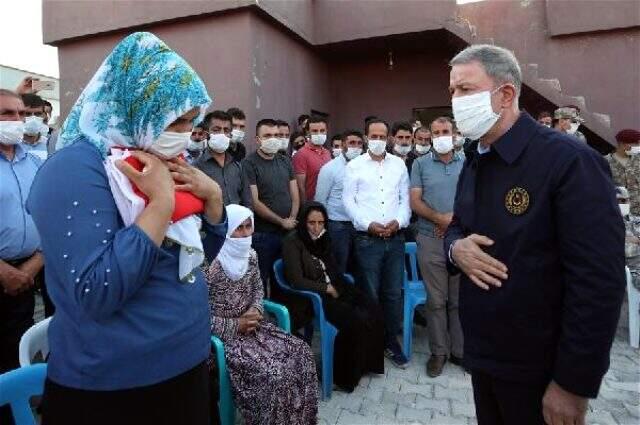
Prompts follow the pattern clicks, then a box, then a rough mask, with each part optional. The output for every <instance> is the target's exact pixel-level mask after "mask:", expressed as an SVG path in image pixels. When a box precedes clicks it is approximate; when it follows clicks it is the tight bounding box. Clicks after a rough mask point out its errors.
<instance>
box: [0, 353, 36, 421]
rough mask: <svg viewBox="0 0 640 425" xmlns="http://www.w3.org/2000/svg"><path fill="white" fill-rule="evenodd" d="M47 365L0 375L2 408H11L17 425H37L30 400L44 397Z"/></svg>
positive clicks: (28, 367) (0, 401)
mask: <svg viewBox="0 0 640 425" xmlns="http://www.w3.org/2000/svg"><path fill="white" fill-rule="evenodd" d="M46 376H47V365H46V364H44V363H40V364H36V365H33V366H26V367H21V368H18V369H14V370H10V371H9V372H5V373H3V374H2V375H0V406H4V405H5V404H8V405H10V406H11V412H12V413H13V419H14V421H15V423H16V425H36V419H35V418H34V417H33V413H32V412H31V405H30V404H29V399H30V398H31V397H33V396H37V395H42V392H43V391H44V380H45V378H46Z"/></svg>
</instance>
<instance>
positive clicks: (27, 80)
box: [16, 75, 40, 94]
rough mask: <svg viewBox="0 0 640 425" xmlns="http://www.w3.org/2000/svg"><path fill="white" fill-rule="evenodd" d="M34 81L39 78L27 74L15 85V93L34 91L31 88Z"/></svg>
mask: <svg viewBox="0 0 640 425" xmlns="http://www.w3.org/2000/svg"><path fill="white" fill-rule="evenodd" d="M34 81H40V79H39V78H36V77H32V76H30V75H27V76H26V77H24V78H23V79H22V81H20V84H18V87H16V93H17V94H29V93H35V92H36V91H35V90H33V82H34Z"/></svg>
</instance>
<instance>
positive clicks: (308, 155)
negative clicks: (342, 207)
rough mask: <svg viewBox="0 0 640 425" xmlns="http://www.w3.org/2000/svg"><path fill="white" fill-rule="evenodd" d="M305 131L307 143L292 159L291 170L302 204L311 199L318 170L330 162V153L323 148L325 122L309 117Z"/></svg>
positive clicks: (325, 139) (325, 134)
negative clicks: (292, 170) (293, 173)
mask: <svg viewBox="0 0 640 425" xmlns="http://www.w3.org/2000/svg"><path fill="white" fill-rule="evenodd" d="M306 130H307V137H308V142H307V144H306V145H305V146H304V147H303V148H302V149H300V150H299V151H298V153H297V154H296V155H295V156H294V157H293V169H294V171H295V173H296V180H297V182H298V190H299V191H300V199H301V201H302V202H304V201H306V200H312V199H313V197H314V196H315V194H316V183H317V182H318V173H319V172H320V168H322V166H323V165H324V164H326V163H327V162H329V161H331V153H330V152H329V150H328V149H327V148H325V147H324V144H325V142H326V141H327V121H326V120H325V119H324V118H321V117H311V118H309V119H308V120H307V127H306Z"/></svg>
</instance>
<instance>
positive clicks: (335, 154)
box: [331, 148, 342, 158]
mask: <svg viewBox="0 0 640 425" xmlns="http://www.w3.org/2000/svg"><path fill="white" fill-rule="evenodd" d="M341 153H342V149H341V148H333V149H331V156H332V157H334V158H337V157H339V156H340V154H341Z"/></svg>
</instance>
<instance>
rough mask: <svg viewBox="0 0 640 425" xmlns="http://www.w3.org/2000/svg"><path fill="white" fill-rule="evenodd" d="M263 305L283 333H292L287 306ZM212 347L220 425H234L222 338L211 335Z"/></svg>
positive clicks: (265, 301) (232, 404)
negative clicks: (216, 374) (217, 388)
mask: <svg viewBox="0 0 640 425" xmlns="http://www.w3.org/2000/svg"><path fill="white" fill-rule="evenodd" d="M262 305H263V306H264V310H265V312H269V313H271V314H273V315H274V316H276V321H277V322H278V326H279V327H280V328H281V329H282V330H283V331H285V332H287V333H291V319H290V318H289V310H287V308H286V307H285V306H283V305H280V304H277V303H274V302H272V301H269V300H263V301H262ZM211 345H212V347H213V350H214V351H215V353H216V364H217V365H218V381H219V387H220V401H219V402H218V410H219V412H220V423H221V425H233V424H235V422H236V406H235V403H234V402H233V395H232V393H231V381H230V380H229V372H228V371H227V362H226V361H225V357H224V344H223V343H222V340H221V339H220V338H218V337H217V336H215V335H211Z"/></svg>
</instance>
